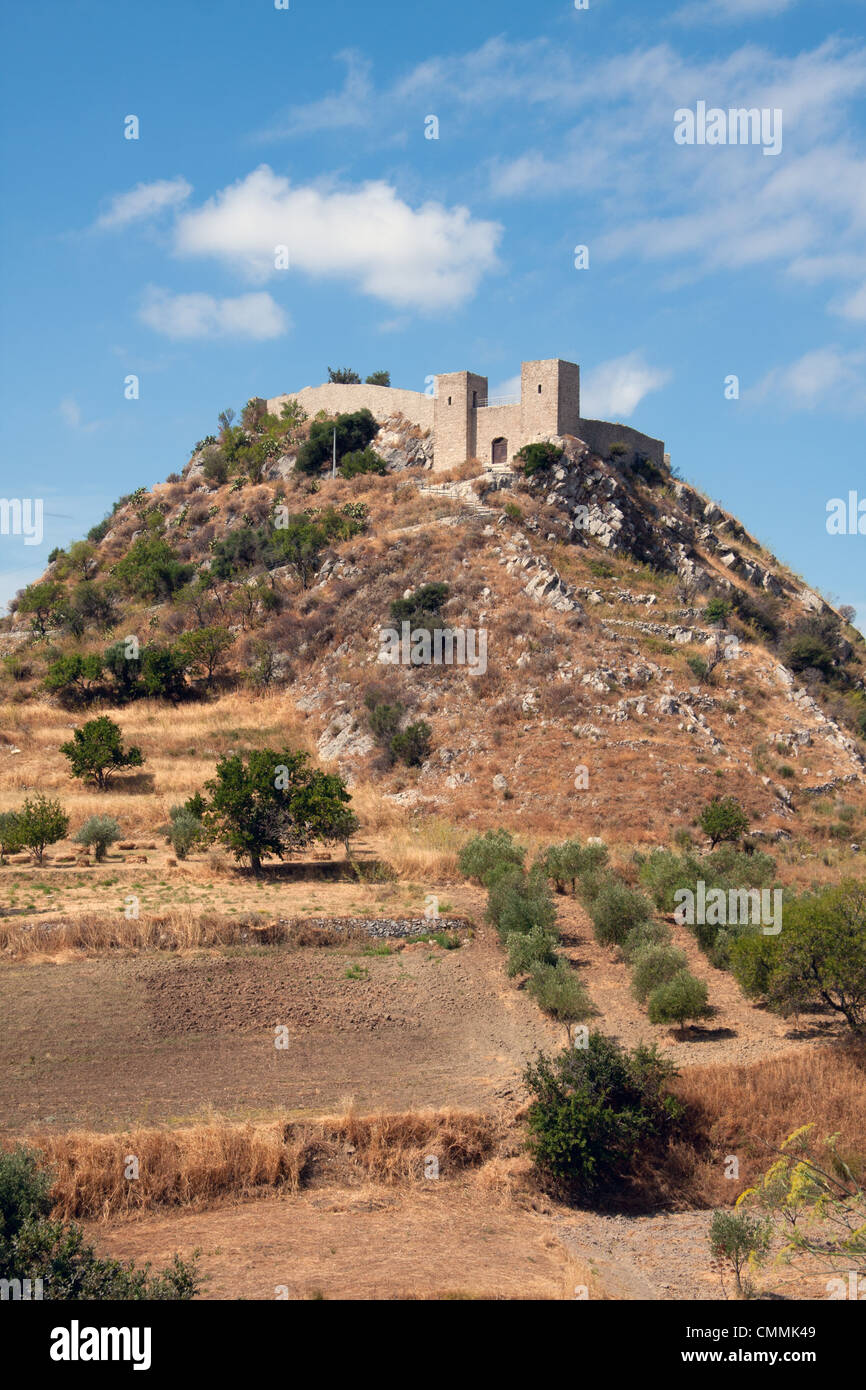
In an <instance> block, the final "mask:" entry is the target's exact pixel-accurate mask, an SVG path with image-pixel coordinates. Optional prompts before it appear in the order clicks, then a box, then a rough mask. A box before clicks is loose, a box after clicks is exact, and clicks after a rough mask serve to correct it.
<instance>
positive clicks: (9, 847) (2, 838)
mask: <svg viewBox="0 0 866 1390" xmlns="http://www.w3.org/2000/svg"><path fill="white" fill-rule="evenodd" d="M20 848H21V825H20V817H19V815H18V813H17V812H16V811H0V864H2V863H3V856H4V855H5V854H15V853H16V851H17V850H19V849H20Z"/></svg>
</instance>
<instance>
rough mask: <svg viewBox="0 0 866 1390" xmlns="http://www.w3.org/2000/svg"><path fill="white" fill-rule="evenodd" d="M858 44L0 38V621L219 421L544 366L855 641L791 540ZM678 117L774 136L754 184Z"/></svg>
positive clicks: (634, 23)
mask: <svg viewBox="0 0 866 1390" xmlns="http://www.w3.org/2000/svg"><path fill="white" fill-rule="evenodd" d="M864 19H866V3H864V0H837V2H835V3H833V2H830V3H828V0H822V3H821V4H815V3H812V0H725V2H724V3H722V0H684V2H683V4H682V5H680V6H679V7H678V6H677V4H676V2H675V0H674V3H664V4H663V3H657V0H589V6H588V8H587V9H584V10H577V9H576V8H575V6H574V0H557V3H550V2H549V0H548V3H544V4H541V5H535V6H531V5H526V4H516V3H513V0H496V3H493V2H492V0H473V3H472V4H471V5H466V4H465V3H460V4H457V3H454V2H453V0H439V3H438V4H437V5H435V6H433V5H424V6H421V5H409V4H406V3H387V4H382V3H375V4H373V3H368V4H364V5H361V4H358V3H357V0H335V2H333V3H331V2H330V0H290V8H289V9H288V10H278V9H276V8H275V5H274V3H273V0H177V3H173V4H169V3H164V2H163V0H148V3H146V4H139V5H118V4H116V3H115V2H114V0H112V2H111V3H109V0H82V3H75V4H70V3H60V0H48V3H40V4H38V5H28V6H25V5H21V4H18V5H15V6H11V5H10V6H6V7H5V13H4V15H3V18H2V20H0V41H2V48H3V51H4V54H5V56H6V64H5V69H6V71H5V74H4V83H3V90H2V93H0V102H2V118H0V126H2V145H0V161H2V163H0V179H2V193H3V200H2V206H3V215H2V224H0V237H2V242H0V315H2V323H0V352H2V361H0V372H2V375H0V381H2V384H3V397H4V400H3V411H2V417H0V418H2V459H3V463H2V473H0V497H10V498H11V497H23V498H27V497H31V498H36V497H42V498H44V499H45V503H44V505H45V536H44V542H43V544H42V545H41V546H28V545H25V544H24V540H23V537H20V536H7V535H0V603H2V602H5V601H6V600H8V598H9V597H10V596H11V594H12V593H14V591H15V590H16V589H18V588H19V587H21V586H22V585H24V584H25V583H28V582H30V581H31V580H32V579H34V578H35V577H36V576H37V575H38V574H39V573H40V572H41V569H42V567H43V565H44V562H45V558H46V556H47V554H48V551H49V550H50V549H51V548H52V547H53V546H55V545H65V544H67V543H68V542H69V541H70V540H73V539H75V538H77V537H80V536H81V535H83V534H84V532H85V531H86V530H87V529H88V528H89V527H90V526H91V525H92V524H93V523H94V522H95V521H97V520H98V519H99V518H100V517H101V516H102V514H103V513H104V511H105V510H106V509H107V508H108V507H109V506H110V504H111V502H112V501H113V500H114V499H115V498H116V497H117V496H119V495H120V494H121V493H125V492H129V491H131V490H132V489H133V488H135V487H138V486H141V485H145V486H150V485H152V484H154V483H156V482H158V481H162V480H163V479H164V478H165V476H166V475H167V474H168V473H170V472H172V471H179V470H180V468H181V467H182V466H183V464H184V463H185V462H186V460H187V458H188V457H189V451H190V448H191V446H192V444H193V443H194V441H195V440H196V439H198V438H200V437H201V436H202V435H204V434H205V433H207V432H209V431H210V430H211V429H212V428H213V426H214V424H215V420H216V415H217V412H218V411H219V410H221V409H222V408H223V407H225V406H227V405H232V406H234V407H235V408H236V409H238V408H240V406H242V405H243V403H244V401H245V400H246V399H247V398H248V397H249V396H250V395H273V394H276V393H277V392H280V391H286V390H291V389H295V388H298V387H301V386H304V385H311V384H313V385H314V384H317V383H318V382H320V381H322V380H323V379H324V378H325V375H326V367H327V366H328V365H331V366H337V365H350V366H353V367H355V368H356V369H357V370H358V371H360V372H361V373H362V374H363V375H367V374H368V373H369V372H372V371H374V370H376V369H379V368H383V367H384V368H388V369H390V371H391V375H392V381H393V384H394V385H400V386H406V387H410V388H414V389H417V390H423V389H424V384H425V379H426V378H427V377H428V376H429V375H430V374H432V373H435V372H439V371H453V370H460V369H463V368H468V369H471V370H473V371H478V372H481V373H484V374H486V375H488V376H489V378H490V383H491V393H492V394H507V393H508V392H509V383H510V382H511V379H512V378H513V377H514V375H515V373H517V372H518V371H519V364H520V362H521V360H522V359H531V358H539V357H565V358H568V359H571V360H573V361H577V362H580V364H581V368H582V373H583V397H584V401H583V406H584V414H586V415H597V416H600V417H604V418H612V419H620V420H625V421H627V422H628V423H630V424H632V425H634V426H635V427H636V428H638V429H642V430H645V431H646V432H647V433H649V434H653V435H656V436H661V437H663V438H664V439H665V440H666V442H667V447H668V449H669V451H670V453H671V455H672V460H673V463H674V465H675V466H676V467H677V469H678V470H679V471H680V473H681V474H682V476H684V477H685V478H687V479H689V480H690V481H692V482H694V483H696V484H698V485H699V486H700V487H701V488H703V489H704V490H705V491H706V492H708V493H709V494H710V495H711V496H713V497H715V498H717V499H718V500H719V501H721V502H722V504H723V505H724V506H726V507H728V508H730V509H731V510H732V511H734V512H735V513H736V514H737V515H739V516H740V518H741V519H742V520H743V521H744V523H745V524H746V525H747V526H748V527H749V529H750V530H751V531H752V532H753V533H754V534H756V535H757V536H758V538H759V539H760V540H762V541H763V542H764V543H765V544H767V545H768V546H769V547H770V548H771V549H772V550H773V551H774V552H775V553H776V554H777V555H778V556H779V557H780V558H781V559H783V560H785V561H786V562H788V563H790V564H791V565H792V566H793V567H794V568H795V569H796V570H798V571H799V572H801V573H802V574H803V576H804V577H805V578H806V579H807V580H808V581H809V582H810V583H811V584H813V585H814V586H815V587H817V588H819V589H820V590H821V591H822V592H824V593H825V594H826V595H828V596H829V597H831V598H833V599H835V600H836V601H838V602H841V603H849V604H853V605H855V606H856V607H857V610H858V616H859V620H860V623H861V626H862V625H863V624H864V623H866V564H864V558H866V536H864V535H842V536H839V535H833V536H831V535H828V534H827V530H826V516H827V510H826V509H827V503H828V501H829V500H830V499H831V498H834V497H846V498H847V496H848V493H849V492H850V491H851V490H855V491H857V493H858V498H859V499H861V500H863V499H866V467H864V439H863V433H864V427H866V341H864V336H866V335H864V329H866V151H864V134H866V25H864ZM700 101H704V102H706V103H707V105H708V107H711V108H712V107H718V108H722V109H723V110H727V109H728V108H731V107H741V106H742V107H758V108H761V109H763V108H767V109H768V110H775V109H778V110H781V112H782V122H783V124H782V130H783V140H782V149H781V152H780V153H778V154H776V155H766V154H764V151H763V149H762V148H761V146H760V145H744V144H727V145H714V146H711V145H706V144H705V145H681V144H677V143H676V142H675V140H674V128H675V121H674V112H675V111H676V110H678V109H683V108H689V109H695V108H696V106H697V103H698V102H700ZM130 115H134V116H136V117H137V118H138V121H139V138H138V139H137V140H129V139H126V138H124V129H125V126H124V122H125V118H126V117H128V116H130ZM430 116H435V117H436V118H437V120H438V139H435V140H434V139H427V138H425V129H429V128H430V122H429V121H428V119H427V118H428V117H430ZM278 245H286V246H287V247H288V253H289V266H288V268H287V269H285V268H280V269H277V268H276V267H275V265H274V248H275V246H278ZM577 245H585V246H587V247H588V248H589V267H588V269H582V270H578V269H576V268H575V265H574V249H575V247H576V246H577ZM130 374H134V375H136V376H137V377H138V378H139V380H140V395H139V399H137V400H127V399H125V397H124V381H125V379H126V378H127V377H128V376H129V375H130ZM730 375H736V376H737V377H738V378H739V384H740V387H739V390H740V393H739V399H736V400H732V399H726V396H725V379H726V377H728V376H730ZM864 510H866V508H864Z"/></svg>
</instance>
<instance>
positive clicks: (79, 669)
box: [43, 652, 102, 704]
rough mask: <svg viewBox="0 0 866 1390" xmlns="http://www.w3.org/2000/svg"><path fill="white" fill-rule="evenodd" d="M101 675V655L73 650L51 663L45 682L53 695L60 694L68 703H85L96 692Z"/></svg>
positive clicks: (46, 687)
mask: <svg viewBox="0 0 866 1390" xmlns="http://www.w3.org/2000/svg"><path fill="white" fill-rule="evenodd" d="M101 676H102V657H101V656H97V655H95V654H91V655H90V656H85V655H84V654H83V653H82V652H71V653H70V654H69V655H68V656H61V657H58V659H57V661H53V662H52V663H51V665H50V666H49V667H48V674H47V675H46V677H45V680H44V682H43V684H44V686H45V689H46V690H48V691H50V693H51V694H52V695H59V696H60V697H61V699H62V700H64V701H65V702H66V703H68V704H76V703H81V704H85V703H87V701H89V700H92V699H93V696H94V695H95V694H96V688H97V686H98V684H99V680H100V677H101Z"/></svg>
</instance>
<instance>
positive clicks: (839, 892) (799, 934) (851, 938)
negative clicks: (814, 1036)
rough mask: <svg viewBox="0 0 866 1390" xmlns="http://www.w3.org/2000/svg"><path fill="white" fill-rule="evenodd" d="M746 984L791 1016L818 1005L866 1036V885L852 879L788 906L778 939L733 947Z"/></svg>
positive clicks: (757, 936) (748, 939)
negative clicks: (838, 1016)
mask: <svg viewBox="0 0 866 1390" xmlns="http://www.w3.org/2000/svg"><path fill="white" fill-rule="evenodd" d="M731 958H732V969H733V972H734V975H735V977H736V979H737V982H738V984H739V985H740V987H741V988H742V990H743V991H744V993H746V994H747V995H749V996H750V997H751V998H755V997H759V996H764V997H765V998H766V1000H767V1003H768V1004H769V1007H770V1008H771V1009H773V1010H774V1011H775V1012H777V1013H780V1014H782V1015H783V1016H788V1015H790V1014H796V1013H800V1012H802V1011H803V1010H804V1009H807V1008H809V1007H811V1006H814V1005H815V1004H823V1005H827V1006H829V1007H830V1008H831V1009H833V1010H834V1012H835V1013H837V1014H840V1015H841V1016H842V1017H843V1018H844V1019H845V1021H846V1023H847V1024H848V1026H849V1028H850V1029H851V1031H852V1032H853V1033H855V1034H857V1035H862V1034H863V1033H864V1032H866V883H864V882H863V881H862V880H857V879H844V880H843V881H842V882H841V883H839V884H833V885H832V886H829V887H826V888H822V889H820V890H819V891H818V892H814V893H804V894H801V895H800V896H799V897H792V898H789V899H787V900H786V902H785V907H784V925H783V930H782V931H781V932H780V933H779V934H778V935H776V936H769V935H766V936H765V935H764V934H763V933H762V932H750V933H744V934H742V935H741V936H740V937H738V939H737V940H736V941H735V942H734V943H733V946H732V948H731Z"/></svg>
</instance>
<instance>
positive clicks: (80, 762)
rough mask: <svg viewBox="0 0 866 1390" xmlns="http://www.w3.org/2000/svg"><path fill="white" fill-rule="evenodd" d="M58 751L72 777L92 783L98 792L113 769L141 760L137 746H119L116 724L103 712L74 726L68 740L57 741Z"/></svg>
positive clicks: (108, 780)
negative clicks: (64, 741) (66, 741)
mask: <svg viewBox="0 0 866 1390" xmlns="http://www.w3.org/2000/svg"><path fill="white" fill-rule="evenodd" d="M60 751H61V753H63V755H64V756H65V757H66V758H68V759H69V765H70V771H71V773H72V776H73V777H79V778H80V779H81V780H82V781H83V782H92V783H94V784H95V785H96V786H97V787H99V789H100V791H104V790H105V788H106V787H107V786H108V783H109V782H110V780H111V778H112V777H113V776H114V774H115V773H116V772H120V771H122V770H123V769H124V768H128V767H141V765H142V763H143V762H144V758H143V757H142V754H141V749H140V748H134V747H130V748H124V747H123V736H122V734H121V731H120V727H119V726H118V725H117V724H115V722H114V720H113V719H109V718H108V715H106V714H103V715H100V717H99V718H98V719H90V720H88V722H87V723H86V724H83V725H82V726H81V728H80V729H76V730H75V731H74V733H73V735H72V738H71V739H70V740H69V742H68V743H61V745H60Z"/></svg>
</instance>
